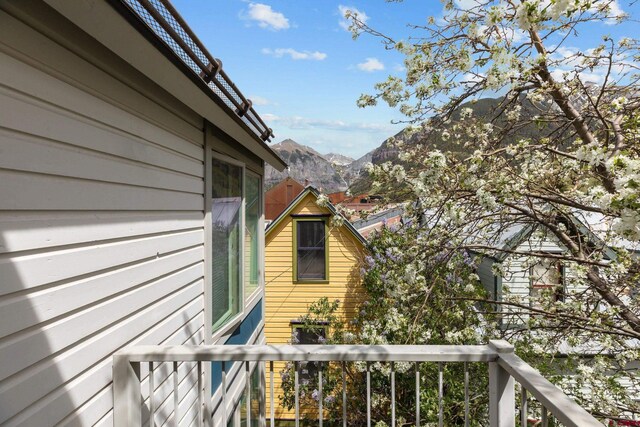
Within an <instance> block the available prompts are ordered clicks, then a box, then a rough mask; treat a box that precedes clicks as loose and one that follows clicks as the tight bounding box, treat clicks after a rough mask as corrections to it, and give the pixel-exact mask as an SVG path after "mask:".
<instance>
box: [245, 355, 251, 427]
mask: <svg viewBox="0 0 640 427" xmlns="http://www.w3.org/2000/svg"><path fill="white" fill-rule="evenodd" d="M245 378H246V379H245V382H246V384H245V387H246V388H245V390H246V393H247V401H246V402H245V404H246V405H247V409H246V411H247V427H251V366H250V365H249V362H248V361H247V362H245Z"/></svg>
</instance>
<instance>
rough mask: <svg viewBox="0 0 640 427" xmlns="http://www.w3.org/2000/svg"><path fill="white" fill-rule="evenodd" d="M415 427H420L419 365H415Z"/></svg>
mask: <svg viewBox="0 0 640 427" xmlns="http://www.w3.org/2000/svg"><path fill="white" fill-rule="evenodd" d="M416 427H420V365H419V364H418V363H416Z"/></svg>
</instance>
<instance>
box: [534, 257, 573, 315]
mask: <svg viewBox="0 0 640 427" xmlns="http://www.w3.org/2000/svg"><path fill="white" fill-rule="evenodd" d="M529 274H530V277H531V290H530V294H529V295H530V298H531V306H532V307H535V308H541V307H542V301H543V298H551V302H556V301H562V300H563V299H564V277H563V276H564V268H563V267H562V264H560V263H559V262H557V261H555V260H552V259H541V260H540V261H538V263H536V264H535V265H533V266H532V267H531V269H530V271H529Z"/></svg>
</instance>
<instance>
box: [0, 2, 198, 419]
mask: <svg viewBox="0 0 640 427" xmlns="http://www.w3.org/2000/svg"><path fill="white" fill-rule="evenodd" d="M34 5H37V4H32V3H25V4H17V3H16V4H11V5H4V4H3V5H2V6H0V8H3V7H6V8H7V10H9V11H10V13H6V12H4V11H2V10H0V182H2V185H0V283H2V286H1V287H0V312H1V313H2V321H1V322H0V360H2V363H1V364H0V424H2V425H5V424H6V425H9V426H13V425H16V426H17V425H33V426H47V425H54V424H57V423H62V424H63V425H94V424H96V423H98V422H100V421H101V420H102V422H108V420H110V418H109V417H110V416H111V415H110V414H111V413H112V406H113V396H112V388H111V381H112V380H111V375H112V367H111V363H112V355H113V353H114V352H115V351H117V350H118V349H120V348H122V347H123V346H127V345H134V344H202V343H203V342H204V334H205V330H206V328H205V321H204V311H203V310H204V309H203V304H204V301H203V286H204V231H203V221H204V213H203V210H204V163H203V162H204V148H203V142H204V135H203V121H202V118H201V117H199V116H198V115H196V114H194V113H193V112H191V111H190V110H189V109H187V108H186V107H184V106H183V105H182V104H179V103H178V102H176V101H175V99H174V98H173V97H171V96H170V95H168V94H166V93H164V92H163V91H162V90H161V88H159V87H157V86H156V85H155V84H154V83H153V82H151V81H149V80H147V79H145V78H144V77H143V76H141V75H139V74H138V73H136V72H135V71H133V69H132V68H130V67H129V66H128V65H127V64H126V63H124V62H123V61H121V60H120V59H119V58H116V57H115V56H112V55H111V54H110V53H109V52H108V51H107V50H106V49H104V48H103V47H101V46H99V45H98V44H97V43H96V42H95V41H94V40H93V39H91V38H89V37H87V36H86V35H85V34H83V33H80V32H78V30H77V28H75V27H73V26H71V25H68V23H65V21H64V20H61V19H59V17H56V16H55V14H54V13H52V12H51V11H50V10H45V9H46V6H44V5H42V11H39V12H34V10H32V11H31V12H33V13H34V14H33V16H34V17H35V18H33V19H27V20H23V19H24V17H25V16H26V15H23V14H22V13H23V12H24V13H26V12H29V11H28V10H27V8H29V7H34ZM21 7H24V8H25V9H24V10H21V9H20V8H21ZM12 15H15V16H12ZM45 17H46V18H45ZM25 22H29V25H27V24H25ZM142 374H143V377H144V378H145V380H144V381H143V394H145V395H146V393H148V391H147V390H146V387H147V386H146V384H147V383H146V381H147V380H146V377H147V376H148V370H146V367H145V368H144V369H143V373H142ZM156 375H157V377H156V384H158V391H157V393H158V398H159V401H158V402H159V403H158V404H159V405H160V406H159V410H158V415H157V416H158V418H157V420H156V421H157V422H159V423H162V422H164V421H166V420H167V419H169V418H170V417H171V416H172V413H173V409H174V408H173V399H172V398H167V397H168V396H169V393H170V392H171V391H172V385H171V384H170V381H166V379H167V377H168V375H169V370H168V367H166V366H162V367H160V368H159V369H158V370H157V372H156ZM179 375H180V380H181V383H180V391H181V403H180V408H179V412H180V413H181V414H182V415H183V416H185V419H184V420H185V423H188V422H190V421H191V419H192V417H193V414H194V410H195V409H194V408H195V406H194V403H195V402H197V395H196V389H195V384H196V383H197V378H196V377H195V376H196V371H195V370H193V366H188V365H181V366H180V369H179ZM161 401H162V402H163V403H160V402H161Z"/></svg>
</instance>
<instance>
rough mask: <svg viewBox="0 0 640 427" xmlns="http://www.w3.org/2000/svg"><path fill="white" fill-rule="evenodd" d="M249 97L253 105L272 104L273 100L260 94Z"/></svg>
mask: <svg viewBox="0 0 640 427" xmlns="http://www.w3.org/2000/svg"><path fill="white" fill-rule="evenodd" d="M249 99H250V100H251V102H252V103H253V105H273V102H271V101H269V100H268V99H267V98H264V97H262V96H258V95H254V96H250V97H249Z"/></svg>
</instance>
